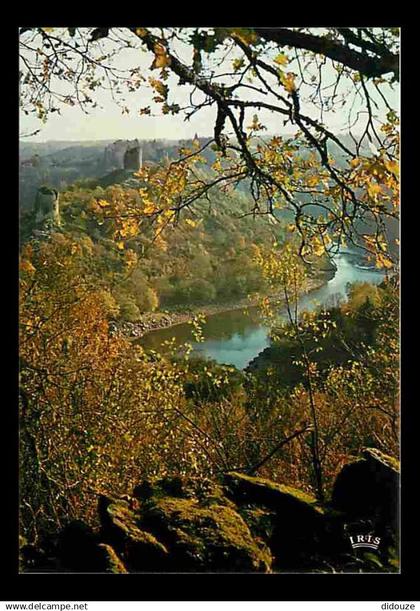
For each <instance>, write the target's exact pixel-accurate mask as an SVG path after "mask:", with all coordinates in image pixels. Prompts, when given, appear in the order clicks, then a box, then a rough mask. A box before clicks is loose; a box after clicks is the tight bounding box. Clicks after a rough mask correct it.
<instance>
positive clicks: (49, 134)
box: [20, 43, 399, 142]
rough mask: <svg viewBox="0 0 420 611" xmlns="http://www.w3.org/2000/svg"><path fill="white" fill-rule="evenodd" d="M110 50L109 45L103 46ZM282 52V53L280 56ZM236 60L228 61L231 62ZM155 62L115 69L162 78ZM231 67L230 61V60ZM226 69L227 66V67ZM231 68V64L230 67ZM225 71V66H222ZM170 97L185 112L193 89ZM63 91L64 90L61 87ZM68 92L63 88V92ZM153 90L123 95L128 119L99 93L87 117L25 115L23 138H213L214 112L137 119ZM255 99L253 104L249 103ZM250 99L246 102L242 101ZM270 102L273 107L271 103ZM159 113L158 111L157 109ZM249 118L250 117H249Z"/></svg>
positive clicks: (132, 60)
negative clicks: (187, 117) (153, 66)
mask: <svg viewBox="0 0 420 611" xmlns="http://www.w3.org/2000/svg"><path fill="white" fill-rule="evenodd" d="M105 44H106V43H105ZM177 52H178V54H179V56H180V58H181V59H182V60H184V61H187V62H190V61H191V49H189V48H187V47H186V46H185V47H182V46H179V47H178V48H177ZM277 52H278V51H277ZM231 59H232V57H230V58H229V62H231ZM152 60H153V56H152V55H151V54H150V53H149V52H147V51H145V50H140V49H130V50H127V51H124V52H122V53H121V54H120V55H118V56H117V57H116V59H115V60H114V62H115V66H116V67H119V68H128V67H132V66H133V67H134V66H140V67H141V69H142V71H143V72H144V73H145V74H146V73H147V74H148V75H152V76H154V77H155V78H157V77H158V76H159V71H158V70H150V66H151V62H152ZM226 62H227V60H226ZM226 65H227V63H226ZM229 65H230V63H229ZM222 68H223V64H222ZM288 69H290V70H294V69H295V71H296V68H295V67H294V65H293V64H290V67H288ZM324 76H325V77H326V79H327V81H328V78H330V79H331V81H332V80H333V79H334V78H335V73H334V71H333V70H332V68H331V69H329V68H328V67H327V68H326V69H325V75H324ZM168 83H169V85H170V92H171V93H170V96H169V102H176V103H178V104H180V105H181V106H182V105H183V104H184V103H187V101H188V96H189V92H190V91H191V89H190V88H188V87H186V86H183V87H180V86H179V85H178V79H177V78H175V77H173V76H171V77H170V79H169V81H168ZM60 86H61V85H60ZM63 91H64V88H63ZM151 95H152V94H151V92H150V90H149V88H145V87H141V88H140V89H139V90H137V91H136V92H133V93H131V94H130V93H127V94H126V95H125V104H126V106H127V107H128V108H129V109H130V114H122V112H121V109H120V108H119V107H118V106H117V105H116V104H115V102H114V101H113V100H112V98H111V95H110V94H109V92H106V91H101V92H96V93H95V99H97V100H98V102H99V105H100V108H96V109H93V110H90V111H89V114H85V113H84V112H83V111H82V110H81V109H80V108H79V107H78V106H73V107H71V106H63V107H62V109H61V115H58V114H57V113H54V114H51V115H50V116H49V118H48V121H47V123H46V124H43V123H42V122H40V121H39V120H37V119H36V118H35V117H33V116H30V117H26V116H24V115H23V114H21V117H20V135H21V137H22V135H24V134H28V133H31V132H34V131H35V130H37V129H40V132H39V133H38V134H36V136H34V137H30V138H25V141H28V142H43V141H47V140H75V141H80V140H105V139H106V140H108V139H119V138H121V139H133V138H138V139H145V140H149V139H161V138H163V139H189V138H193V137H194V135H195V134H198V135H199V136H200V137H206V136H210V135H211V134H212V133H213V129H214V121H215V116H216V110H215V108H214V107H212V108H204V109H202V110H201V111H200V112H198V113H197V114H196V115H194V116H193V117H192V118H191V119H190V120H189V121H188V122H186V121H185V120H184V116H183V115H181V114H180V115H175V116H173V115H162V114H161V115H160V116H158V117H154V116H147V115H142V116H140V115H139V109H140V108H141V107H144V106H147V105H148V104H149V102H150V99H151ZM387 97H388V99H389V100H390V102H391V105H392V106H393V107H394V108H398V107H399V90H398V88H396V89H395V91H394V92H391V91H388V93H387ZM251 98H252V96H251V97H250V98H249V99H251ZM243 99H246V98H243ZM267 101H272V102H274V101H275V99H274V98H272V99H271V100H270V99H269V98H267ZM361 109H362V104H361V102H356V105H355V109H354V110H355V112H357V111H358V110H361ZM156 110H157V108H156ZM302 111H303V112H304V113H306V114H308V115H311V116H314V109H313V107H310V106H309V105H305V104H302ZM379 114H380V116H381V118H383V116H384V111H383V110H381V111H379ZM250 116H251V115H250ZM259 118H260V120H261V121H262V122H263V123H264V125H265V126H266V127H267V133H268V134H282V133H290V129H291V128H290V125H288V126H287V127H284V126H283V125H282V120H281V118H279V115H277V114H272V113H265V114H264V113H260V114H259ZM362 119H363V116H362V117H361V120H360V122H359V124H358V125H357V126H356V127H355V132H356V133H357V132H359V133H360V131H361V130H362V129H363V122H362ZM323 120H324V123H325V125H326V126H327V127H328V128H330V129H331V130H332V131H335V132H338V131H340V130H343V129H344V130H345V129H346V127H345V125H346V123H345V115H344V112H343V111H342V110H340V109H338V110H336V111H335V112H334V113H331V112H330V113H327V114H326V115H324V117H323Z"/></svg>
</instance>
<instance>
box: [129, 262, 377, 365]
mask: <svg viewBox="0 0 420 611" xmlns="http://www.w3.org/2000/svg"><path fill="white" fill-rule="evenodd" d="M334 263H335V265H336V267H337V271H336V273H335V275H334V278H332V280H330V281H329V282H327V283H326V284H324V285H323V286H322V287H321V288H319V289H316V290H314V291H312V292H311V293H309V294H307V295H304V296H303V297H302V298H301V299H300V302H299V310H300V311H303V310H312V309H314V308H316V307H319V306H328V305H331V304H333V303H334V302H337V300H338V299H340V300H341V301H343V300H345V299H346V286H347V284H348V283H351V282H369V283H372V284H378V283H380V282H381V281H382V280H383V279H384V277H385V274H384V272H383V271H381V270H378V269H375V268H372V267H368V266H367V265H366V263H365V262H364V261H363V259H362V258H361V257H360V255H358V254H357V253H356V252H354V251H351V250H347V251H345V252H341V253H340V254H338V255H336V256H335V257H334ZM281 314H282V313H281V312H280V315H281ZM203 335H204V338H205V340H204V342H201V343H197V342H194V341H192V340H193V338H192V334H191V325H189V324H187V323H185V324H184V323H183V324H179V325H175V326H173V327H169V328H166V329H159V330H157V331H151V332H150V333H147V334H146V335H144V336H143V337H142V338H141V340H139V343H140V344H141V345H142V346H144V347H145V348H147V349H153V350H156V351H160V352H164V351H165V347H164V342H166V341H169V340H171V339H172V338H175V344H176V345H181V344H183V343H184V342H191V343H192V345H193V349H194V352H195V353H198V354H201V355H202V356H205V357H206V358H211V359H213V360H215V361H216V362H218V363H225V364H231V365H235V367H237V368H238V369H244V368H245V367H246V366H247V365H248V364H249V363H250V362H251V361H252V360H253V359H254V358H255V357H256V356H257V355H258V354H260V352H262V351H263V350H264V349H265V348H267V347H268V346H269V345H270V339H269V329H268V327H267V326H266V325H264V322H263V319H262V316H261V314H260V312H259V309H258V307H247V308H243V309H238V310H230V311H226V312H220V313H218V314H213V315H211V316H208V317H207V319H206V323H205V324H204V325H203Z"/></svg>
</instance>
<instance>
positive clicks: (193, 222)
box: [185, 219, 197, 227]
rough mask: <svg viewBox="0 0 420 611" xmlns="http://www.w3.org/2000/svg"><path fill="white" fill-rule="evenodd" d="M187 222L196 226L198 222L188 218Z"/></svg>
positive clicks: (191, 225)
mask: <svg viewBox="0 0 420 611" xmlns="http://www.w3.org/2000/svg"><path fill="white" fill-rule="evenodd" d="M185 222H186V223H187V225H190V227H195V226H196V225H197V223H196V222H195V221H192V220H191V219H186V221H185Z"/></svg>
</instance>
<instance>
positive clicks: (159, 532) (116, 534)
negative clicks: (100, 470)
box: [100, 478, 272, 572]
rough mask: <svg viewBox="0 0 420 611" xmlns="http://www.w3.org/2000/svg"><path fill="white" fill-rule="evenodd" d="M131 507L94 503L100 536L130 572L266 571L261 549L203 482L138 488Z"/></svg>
mask: <svg viewBox="0 0 420 611" xmlns="http://www.w3.org/2000/svg"><path fill="white" fill-rule="evenodd" d="M134 494H135V497H134V501H133V502H132V503H131V505H130V503H129V501H126V500H121V499H120V500H113V501H112V500H110V499H104V498H102V499H101V501H100V517H101V522H102V530H101V536H102V538H103V539H104V540H106V541H109V542H110V543H111V544H112V545H113V546H114V547H115V549H116V550H118V551H119V552H120V553H121V555H122V557H123V558H124V561H125V562H126V564H127V566H128V567H129V569H130V570H131V571H145V570H146V571H147V570H148V571H164V572H171V571H174V572H179V571H182V572H184V571H191V572H202V571H227V572H232V571H233V572H234V571H263V572H267V571H269V570H270V566H271V563H272V557H271V554H270V552H269V550H268V548H267V546H266V545H265V544H264V543H263V542H262V541H260V540H258V539H257V538H255V537H253V536H252V534H251V531H250V529H249V527H248V525H247V524H246V522H245V520H244V519H243V518H242V517H241V515H240V514H239V513H238V512H237V510H236V508H235V506H234V504H233V503H231V502H230V501H229V500H228V499H227V498H226V497H225V495H224V494H223V491H222V489H221V487H220V486H218V485H217V484H212V483H210V482H206V481H204V482H203V481H199V480H193V479H182V478H172V479H166V480H159V481H157V482H154V483H151V482H143V483H142V484H141V485H139V486H138V487H137V488H136V489H135V491H134Z"/></svg>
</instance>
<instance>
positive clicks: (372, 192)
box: [367, 181, 382, 198]
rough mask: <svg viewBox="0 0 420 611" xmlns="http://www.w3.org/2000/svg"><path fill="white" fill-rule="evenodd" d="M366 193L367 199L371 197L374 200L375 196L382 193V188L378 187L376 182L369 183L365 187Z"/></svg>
mask: <svg viewBox="0 0 420 611" xmlns="http://www.w3.org/2000/svg"><path fill="white" fill-rule="evenodd" d="M367 192H368V194H369V197H373V198H376V196H377V195H378V193H381V192H382V188H381V186H380V185H378V183H377V182H373V181H371V182H369V183H368V185H367Z"/></svg>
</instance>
